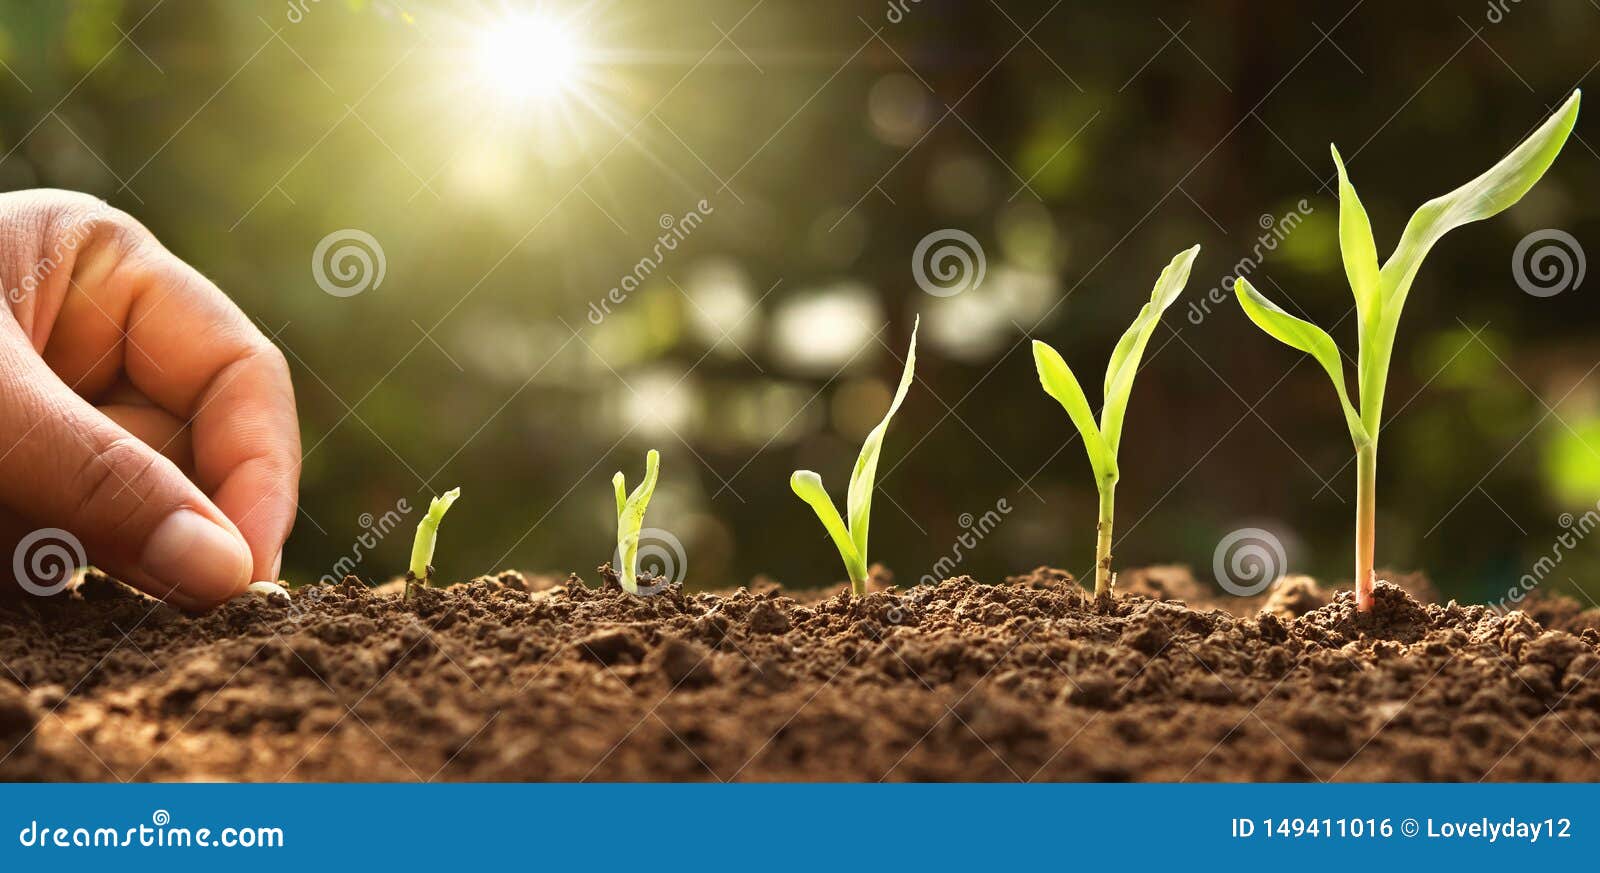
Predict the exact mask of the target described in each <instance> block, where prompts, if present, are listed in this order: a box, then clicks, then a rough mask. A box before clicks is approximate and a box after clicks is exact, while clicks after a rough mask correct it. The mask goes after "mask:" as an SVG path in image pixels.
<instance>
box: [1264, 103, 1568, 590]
mask: <svg viewBox="0 0 1600 873" xmlns="http://www.w3.org/2000/svg"><path fill="white" fill-rule="evenodd" d="M1580 96H1581V95H1580V92H1578V91H1573V92H1572V96H1571V97H1569V98H1568V99H1567V102H1566V103H1564V104H1562V106H1561V108H1560V109H1558V110H1556V112H1555V114H1554V115H1552V116H1550V118H1549V119H1547V120H1546V121H1545V122H1544V124H1542V125H1540V126H1539V129H1538V130H1535V131H1534V132H1533V134H1532V135H1531V136H1529V137H1528V138H1527V139H1526V140H1524V141H1523V143H1522V144H1521V145H1519V146H1517V147H1516V148H1515V149H1513V150H1512V151H1511V153H1510V154H1508V155H1506V156H1505V157H1504V158H1502V159H1501V160H1500V162H1499V163H1497V164H1495V165H1494V166H1493V167H1490V168H1489V170H1488V171H1487V172H1485V173H1484V174H1483V175H1481V176H1479V177H1477V178H1476V179H1473V180H1472V181H1470V182H1468V183H1467V184H1465V185H1462V186H1461V187H1460V188H1457V189H1456V190H1454V191H1451V192H1450V193H1449V194H1446V195H1444V196H1442V197H1435V198H1434V199H1432V200H1429V201H1428V202H1427V203H1424V204H1423V205H1422V206H1421V208H1419V209H1418V210H1417V211H1416V212H1415V213H1414V214H1413V215H1412V216H1411V221H1410V222H1408V223H1407V224H1406V229H1405V232H1404V233H1403V234H1401V236H1400V244H1399V245H1398V246H1396V247H1395V250H1394V253H1393V254H1391V255H1390V256H1389V260H1388V261H1386V262H1384V264H1383V266H1382V267H1381V268H1380V267H1379V266H1378V255H1377V246H1376V245H1375V244H1374V242H1373V237H1372V225H1371V223H1370V222H1369V221H1368V219H1367V211H1366V209H1365V208H1363V207H1362V205H1361V200H1360V198H1359V197H1357V196H1356V189H1355V188H1354V187H1353V186H1352V185H1351V184H1350V178H1349V175H1348V174H1346V172H1345V167H1344V161H1343V160H1341V159H1340V157H1339V150H1338V149H1336V148H1335V149H1333V163H1334V166H1335V167H1336V168H1337V169H1338V171H1339V249H1340V251H1341V253H1342V254H1343V256H1344V269H1345V275H1346V277H1347V278H1348V279H1349V281H1350V288H1351V290H1352V291H1353V292H1354V294H1355V301H1356V323H1357V332H1358V338H1359V348H1358V358H1357V361H1356V374H1357V387H1358V392H1359V397H1358V400H1359V406H1357V405H1356V404H1355V403H1352V402H1351V400H1350V395H1349V392H1348V391H1347V389H1346V387H1345V376H1344V362H1343V361H1342V360H1341V358H1340V353H1339V347H1338V346H1337V345H1335V344H1334V341H1333V338H1332V337H1330V336H1329V335H1328V334H1327V333H1326V332H1324V331H1323V330H1322V329H1321V328H1319V327H1317V326H1316V325H1313V324H1311V323H1310V322H1307V321H1303V320H1301V319H1299V318H1296V317H1294V316H1292V315H1290V314H1288V313H1287V312H1284V311H1283V310H1282V309H1279V308H1278V307H1277V306H1275V305H1273V304H1272V303H1271V302H1270V301H1268V300H1267V299H1266V298H1265V297H1263V296H1261V293H1260V292H1259V291H1257V290H1256V289H1255V287H1254V286H1253V285H1251V284H1250V282H1249V280H1247V279H1244V278H1242V277H1241V278H1240V279H1239V280H1238V281H1237V282H1236V283H1235V285H1234V292H1235V294H1236V296H1237V297H1238V298H1239V303H1240V305H1241V306H1243V307H1244V311H1245V313H1246V314H1247V315H1249V316H1250V320H1251V321H1254V322H1255V323H1256V324H1257V325H1258V326H1259V327H1260V328H1261V329H1262V330H1264V331H1266V332H1267V333H1269V334H1271V335H1272V336H1274V337H1276V338H1277V339H1278V340H1280V341H1282V342H1283V343H1285V344H1287V345H1290V346H1293V347H1294V348H1297V349H1299V350H1300V351H1303V352H1305V353H1307V354H1309V355H1311V357H1312V358H1313V359H1314V360H1316V362H1317V364H1318V365H1319V366H1321V367H1322V369H1323V370H1324V371H1326V372H1327V374H1328V377H1329V378H1330V379H1332V380H1333V387H1334V390H1335V391H1336V392H1337V393H1338V395H1339V405H1340V407H1341V408H1342V409H1343V410H1344V418H1345V424H1346V426H1347V427H1348V428H1349V429H1350V438H1351V440H1352V441H1354V443H1355V450H1356V460H1357V466H1356V577H1355V579H1356V603H1357V605H1358V608H1359V609H1360V610H1361V611H1363V612H1366V611H1370V610H1371V609H1372V603H1373V595H1372V586H1373V573H1372V559H1373V547H1374V542H1375V535H1376V531H1375V525H1376V512H1375V494H1374V489H1375V486H1376V482H1377V470H1378V433H1379V430H1380V429H1381V426H1382V423H1383V392H1384V388H1385V386H1386V384H1387V382H1388V378H1389V360H1390V356H1391V355H1392V353H1393V351H1394V339H1395V331H1396V329H1397V328H1398V327H1399V324H1400V310H1401V308H1402V307H1404V306H1405V302H1406V295H1407V294H1408V293H1409V292H1410V291H1411V283H1412V280H1413V279H1415V278H1416V275H1417V269H1418V268H1419V267H1420V266H1422V259H1423V258H1424V257H1425V256H1426V255H1427V254H1428V251H1429V250H1430V249H1432V248H1433V245H1434V243H1436V242H1438V241H1439V239H1440V237H1442V236H1444V235H1445V233H1446V232H1448V231H1450V230H1452V229H1454V228H1457V227H1460V226H1461V225H1463V224H1468V223H1470V222H1474V221H1480V220H1482V219H1485V218H1489V217H1490V216H1493V215H1496V214H1498V213H1500V212H1501V211H1503V210H1505V209H1507V208H1508V207H1510V206H1511V205H1512V204H1514V203H1516V202H1517V201H1518V200H1520V199H1522V195H1524V194H1526V193H1527V192H1528V189H1530V188H1532V187H1533V186H1534V183H1536V182H1538V181H1539V179H1540V178H1541V177H1543V176H1544V173H1545V171H1546V170H1548V169H1549V168H1550V164H1551V163H1552V162H1553V161H1555V158H1556V155H1557V154H1559V153H1560V152H1561V147H1562V146H1563V145H1565V144H1566V141H1567V135H1568V134H1570V133H1571V132H1572V126H1573V124H1575V123H1576V122H1577V120H1578V101H1579V98H1580Z"/></svg>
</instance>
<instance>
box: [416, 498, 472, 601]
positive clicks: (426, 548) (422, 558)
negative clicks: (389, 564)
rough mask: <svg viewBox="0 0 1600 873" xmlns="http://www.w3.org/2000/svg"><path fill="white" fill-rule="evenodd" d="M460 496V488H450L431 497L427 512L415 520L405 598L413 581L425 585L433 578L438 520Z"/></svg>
mask: <svg viewBox="0 0 1600 873" xmlns="http://www.w3.org/2000/svg"><path fill="white" fill-rule="evenodd" d="M460 496H461V489H460V488H451V489H450V490H449V491H446V492H445V493H443V494H441V495H439V496H438V497H435V498H433V499H432V500H430V501H429V502H428V514H427V515H425V516H423V517H422V521H420V522H417V538H416V539H414V540H412V541H411V568H410V569H409V570H407V571H406V590H405V597H406V598H409V597H410V596H411V586H412V584H413V583H421V584H423V585H427V584H428V581H429V580H430V579H431V578H433V547H434V545H435V544H436V543H437V541H438V539H439V522H441V521H443V520H444V514H445V513H446V512H448V511H449V510H450V506H451V504H453V503H455V502H456V498H457V497H460Z"/></svg>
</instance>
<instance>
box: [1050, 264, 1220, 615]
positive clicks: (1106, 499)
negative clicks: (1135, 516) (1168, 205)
mask: <svg viewBox="0 0 1600 873" xmlns="http://www.w3.org/2000/svg"><path fill="white" fill-rule="evenodd" d="M1199 253H1200V247H1199V246H1194V247H1193V248H1189V249H1185V250H1184V251H1182V252H1180V253H1179V254H1178V255H1177V256H1176V257H1174V258H1173V259H1172V262H1171V263H1169V264H1167V267H1166V269H1164V270H1162V271H1161V276H1160V278H1158V279H1156V287H1155V290H1154V291H1152V292H1151V293H1150V302H1149V303H1146V304H1145V305H1144V306H1143V307H1142V308H1141V309H1140V310H1139V315H1138V316H1137V317H1136V318H1134V320H1133V324H1132V325H1131V326H1129V327H1128V330H1127V332H1126V333H1124V334H1123V335H1122V339H1120V340H1118V341H1117V346H1116V348H1115V349H1114V350H1112V352H1111V362H1110V363H1109V364H1108V365H1107V366H1106V381H1105V389H1104V390H1105V398H1104V405H1103V406H1101V408H1100V421H1099V423H1098V424H1096V423H1095V419H1094V413H1093V412H1092V411H1091V410H1090V408H1089V399H1088V397H1086V396H1085V395H1084V393H1083V388H1082V387H1081V386H1079V384H1078V379H1077V377H1075V376H1073V375H1072V370H1071V368H1069V367H1068V366H1067V362H1066V361H1065V360H1063V359H1062V357H1061V355H1060V354H1059V353H1058V352H1056V350H1055V349H1053V348H1051V347H1050V346H1049V344H1047V343H1043V342H1040V341H1039V340H1034V341H1033V362H1034V365H1035V366H1036V367H1037V368H1038V370H1039V383H1040V384H1041V385H1043V386H1044V390H1045V393H1046V394H1049V395H1050V396H1051V397H1054V398H1055V399H1056V401H1057V402H1058V403H1060V404H1061V406H1062V408H1063V409H1065V410H1066V411H1067V416H1068V417H1069V418H1071V419H1072V423H1073V424H1074V425H1077V428H1078V433H1080V434H1082V435H1083V447H1084V449H1085V450H1086V451H1087V452H1088V454H1089V466H1090V467H1092V468H1093V469H1094V482H1095V486H1096V487H1098V488H1099V490H1100V517H1099V523H1098V524H1097V526H1096V538H1095V563H1094V593H1095V596H1096V597H1097V598H1108V597H1110V596H1111V592H1112V588H1113V587H1114V586H1115V584H1116V575H1115V574H1114V573H1112V572H1111V518H1112V511H1113V509H1114V505H1115V497H1116V490H1117V479H1118V478H1119V477H1120V471H1119V468H1118V467H1117V449H1118V447H1119V446H1120V445H1121V444H1122V419H1123V416H1124V415H1125V414H1126V413H1127V411H1128V395H1129V394H1130V393H1132V391H1133V377H1134V376H1136V375H1138V373H1139V359H1140V358H1141V357H1143V356H1144V347H1145V346H1146V345H1147V344H1149V342H1150V335H1151V334H1152V333H1154V332H1155V329H1156V322H1157V321H1160V319H1161V313H1163V312H1165V311H1166V309H1167V307H1169V306H1171V305H1172V303H1173V301H1175V300H1177V299H1178V295H1179V294H1180V293H1182V291H1183V286H1184V284H1185V283H1187V282H1188V281H1189V270H1190V268H1191V267H1193V266H1194V259H1195V256H1196V255H1198V254H1199Z"/></svg>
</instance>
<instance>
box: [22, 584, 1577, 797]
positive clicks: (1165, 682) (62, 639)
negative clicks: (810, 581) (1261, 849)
mask: <svg viewBox="0 0 1600 873" xmlns="http://www.w3.org/2000/svg"><path fill="white" fill-rule="evenodd" d="M1402 581H1404V582H1405V583H1406V585H1407V587H1408V588H1409V589H1410V590H1411V591H1415V592H1417V593H1419V594H1421V595H1422V596H1423V597H1427V596H1429V595H1428V593H1427V589H1426V585H1425V583H1422V582H1421V580H1418V579H1410V580H1402ZM1122 588H1123V589H1124V591H1125V593H1121V594H1120V595H1119V596H1118V598H1117V600H1116V601H1115V602H1114V603H1112V604H1111V605H1110V606H1098V605H1097V604H1096V603H1095V602H1094V600H1093V598H1091V597H1087V596H1086V595H1085V594H1084V593H1083V591H1082V590H1081V589H1080V588H1079V587H1078V586H1077V585H1076V584H1075V583H1074V582H1073V581H1072V579H1071V578H1070V577H1069V576H1068V575H1067V574H1065V573H1061V572H1058V571H1052V570H1047V569H1042V568H1041V569H1040V570H1036V571H1034V572H1033V573H1031V574H1029V575H1026V576H1022V577H1017V578H1014V579H1011V580H1008V581H1007V583H1006V584H1003V585H988V584H980V583H977V582H974V581H973V580H971V579H968V578H959V579H953V580H949V581H947V582H945V583H943V584H940V585H938V586H929V587H918V588H913V589H911V590H909V591H896V590H892V589H890V590H880V591H876V592H874V593H871V594H868V595H867V596H866V597H862V598H851V597H849V596H847V595H845V594H843V593H832V594H809V595H805V594H801V595H797V596H790V595H789V594H786V593H785V592H784V591H782V590H781V589H779V588H778V587H777V586H774V585H760V586H757V588H756V590H747V589H739V590H738V591H734V592H724V593H718V594H709V593H702V594H685V593H683V592H681V591H679V590H677V589H668V590H667V591H666V592H665V593H663V594H661V595H658V596H655V597H649V598H636V597H632V596H629V595H627V594H624V593H623V592H622V591H621V590H619V589H618V588H616V587H615V585H614V583H612V584H609V585H607V586H605V587H601V588H590V587H586V586H585V585H584V584H583V583H582V582H581V581H579V580H578V579H577V578H576V577H573V578H572V579H569V580H566V581H565V582H564V583H562V584H551V582H550V580H530V579H527V578H524V577H523V576H521V575H518V574H516V573H505V574H501V575H500V576H497V577H485V578H481V579H478V580H476V581H473V582H471V583H467V584H462V585H456V586H452V587H450V588H447V589H434V590H423V591H421V592H419V593H418V594H417V595H415V596H414V597H413V598H412V599H411V600H410V601H409V602H402V601H401V600H400V599H399V598H398V597H397V596H395V595H394V594H393V593H390V592H389V591H387V590H386V589H370V588H367V587H366V586H364V585H361V584H358V583H357V581H356V580H354V579H348V580H346V582H345V583H344V584H340V585H331V586H328V585H324V586H317V587H311V588H305V589H300V590H298V591H296V592H295V593H294V596H293V597H292V598H291V599H290V600H289V601H288V602H287V603H284V602H281V601H280V602H268V601H266V600H260V599H252V600H248V601H242V602H235V603H232V604H229V605H227V606H225V607H223V608H221V609H218V610H216V611H215V612H213V613H210V614H208V615H205V616H201V617H198V618H191V617H187V616H184V615H182V614H180V613H177V612H174V611H172V610H170V609H168V608H167V607H165V606H161V605H159V604H157V603H155V602H154V601H151V600H148V599H146V598H144V597H143V596H141V595H138V594H136V593H134V592H132V591H131V590H130V589H127V588H125V587H123V586H122V585H120V584H118V583H116V582H113V581H111V580H109V579H106V578H105V577H102V576H99V575H95V574H91V575H90V576H89V577H87V578H86V579H85V580H84V582H83V583H82V584H81V585H80V586H79V587H78V588H77V590H76V591H75V592H73V593H72V594H70V595H63V596H58V597H55V598H51V599H48V600H34V601H30V602H28V603H27V604H25V605H12V606H5V607H0V667H3V669H0V755H3V756H4V758H3V760H0V778H3V779H7V780H28V779H44V780H134V779H137V780H256V781H277V780H362V781H371V780H399V781H413V780H590V781H616V780H735V779H737V780H850V781H855V780H867V781H876V780H996V781H1013V780H1162V781H1185V780H1187V781H1212V780H1479V779H1490V780H1600V755H1597V751H1600V669H1597V668H1600V630H1597V628H1600V610H1583V609H1581V608H1579V607H1578V606H1577V605H1576V604H1573V603H1571V602H1570V601H1565V600H1560V599H1554V598H1552V599H1540V600H1535V601H1532V602H1531V603H1530V604H1528V605H1527V606H1526V607H1525V608H1526V610H1527V611H1526V612H1513V613H1509V614H1504V615H1502V614H1497V613H1495V612H1493V611H1491V610H1489V609H1487V608H1485V607H1479V606H1461V605H1457V604H1454V603H1451V604H1447V605H1438V604H1432V603H1424V602H1421V601H1419V600H1418V599H1417V598H1416V597H1413V596H1412V594H1410V593H1408V592H1407V590H1406V589H1404V588H1402V587H1398V586H1396V585H1390V584H1381V585H1380V587H1379V588H1378V607H1377V609H1376V610H1375V612H1374V613H1373V614H1372V615H1370V616H1362V615H1360V614H1358V613H1357V612H1356V611H1355V608H1354V602H1353V600H1352V596H1351V595H1350V593H1349V592H1339V593H1336V594H1330V593H1329V592H1327V591H1325V590H1323V589H1321V588H1318V587H1317V586H1316V585H1315V583H1312V582H1310V581H1309V580H1306V579H1289V580H1284V581H1282V582H1280V583H1279V584H1278V586H1277V588H1276V589H1275V590H1274V591H1273V592H1271V594H1270V595H1268V596H1266V597H1264V598H1262V599H1261V600H1260V601H1259V602H1253V603H1243V604H1241V603H1240V602H1239V601H1237V600H1235V601H1233V602H1232V603H1229V604H1220V605H1227V606H1230V607H1232V608H1233V609H1235V610H1236V611H1240V612H1244V613H1247V614H1244V615H1238V614H1234V613H1232V612H1228V611H1224V610H1223V609H1220V608H1217V607H1218V606H1219V604H1213V603H1209V602H1207V601H1206V598H1205V594H1204V591H1203V589H1202V588H1201V586H1199V585H1197V584H1196V583H1194V581H1193V580H1192V579H1191V578H1189V577H1188V575H1187V573H1184V572H1182V571H1178V570H1174V569H1173V568H1152V569H1150V570H1147V571H1136V572H1131V573H1127V574H1124V583H1123V585H1122ZM1175 598H1184V599H1186V600H1187V601H1188V602H1187V603H1185V602H1183V601H1182V600H1178V599H1175Z"/></svg>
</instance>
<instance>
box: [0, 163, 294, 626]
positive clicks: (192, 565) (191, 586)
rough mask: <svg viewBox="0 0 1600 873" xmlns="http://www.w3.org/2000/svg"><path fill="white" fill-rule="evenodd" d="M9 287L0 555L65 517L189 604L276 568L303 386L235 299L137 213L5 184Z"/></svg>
mask: <svg viewBox="0 0 1600 873" xmlns="http://www.w3.org/2000/svg"><path fill="white" fill-rule="evenodd" d="M0 293H3V294H4V304H3V305H0V548H4V550H5V551H4V553H3V554H0V560H3V559H5V558H10V557H13V549H14V548H15V545H16V543H17V541H18V540H19V539H20V538H21V537H23V536H25V535H26V534H27V533H29V532H30V531H33V530H36V529H39V528H45V527H56V528H61V529H64V530H66V531H68V532H69V533H71V534H72V535H73V536H75V537H76V538H77V539H78V540H79V541H80V542H81V543H82V544H83V546H84V550H85V551H86V553H87V555H88V558H89V560H90V561H92V562H93V563H94V564H95V565H96V566H98V567H101V568H102V569H104V570H105V571H106V572H108V573H110V574H111V575H113V576H116V577H117V578H119V579H122V580H123V581H125V582H128V583H129V584H131V585H134V586H136V587H138V588H140V589H141V590H143V591H145V592H147V593H149V594H151V595H154V596H156V597H161V598H164V599H166V600H167V601H168V602H170V603H172V604H173V605H175V606H178V607H181V608H184V609H188V610H191V611H193V610H201V609H206V608H209V607H211V606H215V605H216V604H218V603H221V602H222V601H225V600H227V599H228V598H230V597H233V596H235V595H237V594H240V593H241V592H243V591H244V589H245V587H246V586H247V585H248V584H249V583H250V582H251V580H253V579H271V580H276V579H277V578H278V570H279V564H280V563H281V562H282V559H283V543H284V541H285V540H286V539H287V538H288V535H289V529H290V527H291V526H292V525H293V523H294V516H295V507H296V500H297V496H298V488H299V473H300V434H299V426H298V423H297V420H296V417H295V405H294V390H293V387H292V386H291V384H290V381H289V368H288V365H287V364H286V363H285V361H284V358H283V355H282V353H281V352H279V351H278V349H277V347H275V346H274V345H272V343H270V342H268V341H267V339H266V338H265V337H264V336H262V334H261V332H260V331H258V330H257V329H256V328H255V326H254V325H252V324H251V323H250V320H249V319H248V318H247V317H245V315H244V314H243V313H242V312H240V311H239V309H238V307H237V306H235V305H234V304H233V301H231V300H229V299H228V297H227V296H226V295H224V294H223V293H222V291H221V290H219V289H218V288H217V286H215V285H213V284H212V283H211V282H210V281H208V280H207V279H206V278H205V277H204V276H202V275H201V274H200V273H199V272H198V271H196V270H195V269H194V268H193V267H190V266H189V265H188V264H186V263H184V262H183V261H181V260H179V259H178V258H177V257H176V256H174V255H173V254H172V253H171V252H169V251H167V250H166V249H165V248H164V247H162V245H161V243H160V242H158V241H157V240H156V238H155V237H154V236H152V235H151V233H150V232H149V231H148V230H146V229H145V228H144V227H143V226H142V225H140V224H139V223H138V222H137V221H135V220H133V219H132V218H130V217H129V216H127V215H126V214H124V213H122V212H120V211H118V210H116V209H113V208H111V207H109V206H107V205H106V204H105V203H103V202H101V201H99V200H97V199H95V198H93V197H90V196H88V195H84V194H77V193H72V192H67V191H51V190H38V191H21V192H14V193H8V194H0ZM11 569H13V568H12V567H11V566H10V565H9V564H6V563H0V578H3V577H4V575H5V574H6V572H7V571H8V570H11Z"/></svg>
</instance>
